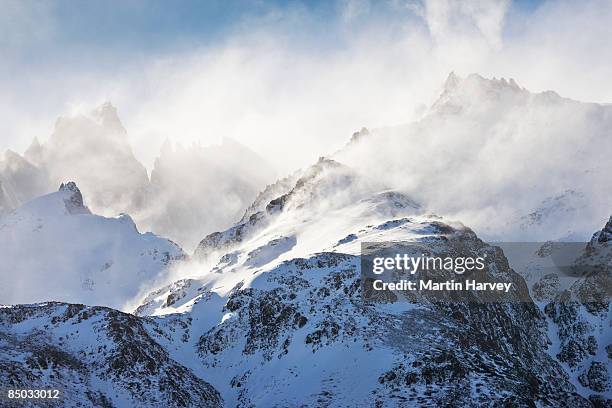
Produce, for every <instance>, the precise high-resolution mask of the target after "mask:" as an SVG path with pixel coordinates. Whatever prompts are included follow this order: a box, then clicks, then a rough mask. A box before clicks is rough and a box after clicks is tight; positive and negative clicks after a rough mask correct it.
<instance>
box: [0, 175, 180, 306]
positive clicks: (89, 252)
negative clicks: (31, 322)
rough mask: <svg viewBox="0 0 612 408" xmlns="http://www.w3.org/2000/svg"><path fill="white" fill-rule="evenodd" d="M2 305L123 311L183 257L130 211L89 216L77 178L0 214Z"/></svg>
mask: <svg viewBox="0 0 612 408" xmlns="http://www.w3.org/2000/svg"><path fill="white" fill-rule="evenodd" d="M0 242H2V245H0V258H1V259H2V265H1V266H0V272H1V273H0V299H1V302H2V303H3V304H16V303H30V302H40V301H44V300H58V301H65V302H73V303H88V304H92V305H105V306H110V307H114V308H123V307H125V305H126V303H128V302H129V301H131V300H132V299H133V298H135V297H136V296H137V295H139V293H140V291H141V290H144V289H146V288H147V287H149V285H153V284H154V283H155V282H156V281H158V280H159V279H163V277H164V276H165V275H166V274H167V273H168V268H169V266H170V265H171V264H172V263H173V262H175V261H179V260H183V259H185V258H186V255H185V254H184V252H183V251H182V250H181V248H179V247H178V245H176V244H174V243H173V242H171V241H169V240H167V239H164V238H160V237H158V236H156V235H154V234H152V233H146V234H141V233H139V232H138V230H137V229H136V225H135V224H134V222H133V221H132V219H131V218H130V216H129V215H127V214H123V215H120V216H118V217H116V218H106V217H102V216H99V215H95V214H92V213H91V211H90V210H89V209H88V208H87V207H86V206H85V204H84V202H83V196H82V194H81V192H80V190H79V189H78V187H77V186H76V184H75V183H73V182H69V183H66V184H62V185H61V187H60V189H59V191H57V192H55V193H51V194H48V195H45V196H42V197H39V198H36V199H34V200H31V201H29V202H27V203H26V204H24V205H22V206H21V207H19V208H18V209H16V210H14V211H12V212H10V213H8V214H6V215H4V216H2V217H0Z"/></svg>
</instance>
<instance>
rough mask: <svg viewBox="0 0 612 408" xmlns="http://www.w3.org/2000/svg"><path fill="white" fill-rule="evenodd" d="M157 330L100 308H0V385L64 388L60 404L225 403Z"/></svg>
mask: <svg viewBox="0 0 612 408" xmlns="http://www.w3.org/2000/svg"><path fill="white" fill-rule="evenodd" d="M33 321H36V324H35V325H33V324H32V322H33ZM155 330H156V324H155V323H153V322H150V321H145V320H143V319H139V318H136V317H134V316H132V315H129V314H125V313H121V312H118V311H116V310H112V309H107V308H102V307H87V306H83V305H77V304H64V303H48V304H41V305H27V306H13V307H3V308H0V386H1V387H2V388H3V389H7V388H13V389H15V388H18V389H59V390H60V392H61V394H60V399H59V402H60V404H61V405H62V406H99V407H117V406H122V407H123V406H130V407H160V408H161V407H186V406H201V407H221V406H222V402H223V401H222V399H221V397H220V395H219V393H218V392H217V391H216V390H215V389H214V387H212V386H211V385H210V384H209V383H207V382H206V381H204V380H202V379H200V378H198V377H196V376H195V375H194V374H193V372H192V371H191V370H189V369H187V368H185V367H184V366H182V365H181V364H179V363H177V362H176V361H175V360H173V359H172V358H171V357H170V356H169V355H168V353H167V351H166V350H164V349H163V348H162V347H161V346H160V345H159V344H158V342H157V341H156V339H155V337H154V336H153V335H151V334H150V332H154V331H155ZM149 331H150V332H149ZM6 402H7V401H6V400H4V401H3V404H5V403H6ZM50 402H51V404H49V405H50V406H54V405H53V404H55V406H57V403H58V401H57V400H56V401H52V400H51V401H50ZM38 403H39V402H36V403H31V404H30V405H29V406H35V405H37V404H38ZM4 406H6V405H4ZM15 406H24V405H23V403H19V404H15ZM25 406H28V405H27V404H26V405H25Z"/></svg>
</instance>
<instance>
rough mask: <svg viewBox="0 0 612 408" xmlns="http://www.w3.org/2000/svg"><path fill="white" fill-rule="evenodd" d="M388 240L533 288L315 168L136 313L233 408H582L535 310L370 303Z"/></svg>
mask: <svg viewBox="0 0 612 408" xmlns="http://www.w3.org/2000/svg"><path fill="white" fill-rule="evenodd" d="M393 240H402V241H413V242H419V243H423V244H427V245H429V247H430V248H433V250H434V251H436V252H439V253H453V251H457V250H458V248H461V250H462V251H465V250H469V251H471V253H473V254H480V255H485V254H486V256H488V258H487V259H488V260H489V262H491V265H493V266H492V268H491V270H492V271H495V272H492V273H495V274H496V277H497V278H498V279H502V280H506V281H508V280H509V281H513V282H515V285H516V288H517V289H516V290H517V293H516V294H515V295H516V296H519V295H520V293H523V294H524V293H526V292H527V291H528V288H527V286H526V284H525V283H524V281H523V279H522V278H521V277H520V276H519V275H517V274H516V273H515V272H514V271H512V270H511V269H509V266H508V263H507V261H506V259H505V258H504V256H503V254H502V253H501V251H500V250H499V249H496V248H493V247H490V246H488V245H486V244H485V243H483V242H482V241H480V240H479V239H478V238H477V237H476V236H475V234H474V233H473V232H471V231H470V230H469V229H467V228H465V227H464V226H463V225H461V224H460V223H450V222H448V221H444V220H443V219H441V218H439V217H436V216H431V215H424V214H422V212H421V209H420V208H419V207H418V206H417V205H415V204H414V203H413V202H412V201H411V200H410V199H409V198H408V197H406V196H404V195H401V194H397V193H393V192H390V191H388V190H385V189H384V186H383V185H381V184H380V183H378V182H372V181H371V180H368V179H367V178H366V179H364V178H363V177H362V176H360V175H359V174H358V173H356V172H355V171H353V170H351V169H350V168H348V167H346V166H344V165H342V164H340V163H338V162H336V161H332V160H329V159H321V160H320V161H319V162H318V163H316V164H315V165H313V166H312V167H311V168H309V169H306V170H305V171H304V172H303V174H302V175H301V177H300V178H299V179H298V180H297V181H296V183H295V185H294V186H293V188H292V189H291V190H289V191H288V192H287V193H285V194H282V195H280V196H278V197H277V198H275V199H272V200H270V202H269V203H268V205H267V206H266V207H265V210H261V211H259V212H255V213H253V214H252V215H251V216H250V217H249V219H248V220H243V221H242V222H241V223H239V224H237V225H236V226H234V227H232V228H230V229H229V230H227V231H223V232H220V233H218V234H212V235H211V236H209V237H207V238H206V239H205V240H203V241H202V243H201V244H200V246H199V248H198V250H197V251H196V256H195V257H194V259H195V260H194V262H193V264H192V265H191V267H189V268H186V269H185V270H184V273H185V274H186V275H187V274H190V275H191V277H190V278H187V279H182V280H180V281H177V282H175V283H173V284H171V285H169V286H166V287H164V288H161V289H159V290H157V291H155V292H153V293H151V294H150V295H149V296H147V297H146V298H145V299H144V301H143V304H142V305H141V306H140V307H139V308H138V309H137V310H136V313H137V314H138V315H153V316H158V317H156V318H155V321H156V322H157V323H158V324H159V325H160V327H163V328H164V329H165V331H164V332H165V333H167V336H164V338H165V340H164V339H162V340H161V343H162V344H163V345H164V347H166V349H167V350H168V351H169V353H170V355H171V356H173V358H175V359H176V360H177V361H179V362H181V363H182V364H184V365H186V366H188V367H190V368H191V369H192V370H193V371H194V372H195V373H197V374H198V375H199V376H200V377H201V378H206V379H207V381H210V382H211V384H213V385H214V387H215V388H216V389H217V390H219V392H220V393H221V395H222V396H223V398H224V400H225V401H226V402H227V403H228V405H229V406H255V407H270V406H279V407H280V406H282V407H285V406H303V405H305V406H338V407H340V406H377V405H380V406H440V405H452V406H457V405H468V406H474V405H483V404H517V405H519V406H523V405H526V404H528V403H530V402H531V401H537V403H538V404H539V405H541V406H560V405H562V404H567V405H569V406H575V407H582V406H584V407H586V406H590V403H589V402H588V401H587V400H586V398H585V397H584V396H580V395H579V394H578V393H577V390H576V387H575V386H574V385H572V382H571V380H570V376H569V375H568V374H567V373H566V372H564V371H563V369H562V366H561V364H559V362H558V361H556V359H555V358H554V357H553V356H551V355H550V354H549V351H548V345H549V339H548V331H547V323H546V319H545V316H544V314H543V313H541V312H540V311H539V310H538V309H537V307H536V306H535V305H534V304H533V303H531V302H513V303H504V304H502V303H488V304H456V303H455V304H445V303H439V302H431V301H429V300H428V299H427V298H425V299H421V301H420V302H418V303H408V302H399V303H395V304H373V303H369V302H364V301H363V299H362V293H361V286H360V276H359V257H358V256H357V255H358V254H359V253H360V243H361V242H377V241H393ZM209 265H213V266H212V267H210V266H209ZM198 273H199V275H198ZM513 296H514V295H513ZM466 390H469V392H465V391H466ZM587 396H588V394H587Z"/></svg>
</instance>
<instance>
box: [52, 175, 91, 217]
mask: <svg viewBox="0 0 612 408" xmlns="http://www.w3.org/2000/svg"><path fill="white" fill-rule="evenodd" d="M59 191H65V192H68V194H69V196H68V197H67V198H65V199H64V203H66V210H67V211H68V212H69V213H70V214H91V212H90V211H89V209H88V208H87V207H86V206H85V204H84V203H83V195H82V194H81V190H79V188H78V187H77V185H76V183H75V182H74V181H70V182H68V183H66V184H64V183H62V184H61V185H60V188H59Z"/></svg>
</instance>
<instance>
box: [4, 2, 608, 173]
mask: <svg viewBox="0 0 612 408" xmlns="http://www.w3.org/2000/svg"><path fill="white" fill-rule="evenodd" d="M10 4H11V5H12V7H7V10H8V11H7V13H9V14H10V13H12V15H11V17H12V18H4V19H3V20H2V25H3V26H4V31H6V32H9V34H8V35H7V37H6V40H5V41H4V42H3V43H2V48H1V50H2V53H3V54H4V55H5V56H7V57H8V58H7V60H8V61H9V63H8V64H7V66H6V67H5V68H4V71H5V72H6V73H7V74H9V73H10V74H11V75H10V77H9V76H8V75H7V76H6V77H5V79H3V80H2V88H3V93H2V95H1V96H0V98H1V99H0V100H1V101H2V103H1V104H0V146H3V147H4V148H11V149H13V150H16V151H19V152H21V151H23V150H24V149H25V148H26V147H27V146H28V145H29V143H30V141H31V139H32V138H33V137H34V136H38V137H39V138H40V139H41V141H44V139H45V138H47V137H48V135H49V134H50V129H51V124H52V123H54V121H55V119H56V118H57V117H58V116H59V115H62V114H66V113H71V114H75V113H79V112H82V111H88V110H90V109H91V108H92V107H94V106H97V105H99V104H100V103H102V102H103V101H106V100H110V101H112V102H113V104H114V105H115V106H117V107H118V109H119V112H120V115H121V118H122V121H123V123H124V125H125V127H126V129H128V137H129V142H130V144H131V146H132V148H133V150H134V154H135V155H136V157H137V158H138V159H139V161H141V162H142V163H143V164H144V165H145V167H146V168H147V169H148V170H149V171H150V170H151V169H152V167H153V163H154V160H155V158H156V157H157V156H158V155H159V149H160V147H161V145H162V143H163V142H164V140H166V139H167V138H169V139H170V140H171V141H174V142H180V143H183V144H184V145H186V146H188V145H190V144H191V143H192V142H199V143H202V144H203V145H211V144H215V143H218V142H219V141H220V140H221V139H222V138H223V137H231V138H233V139H235V140H236V141H238V142H240V143H242V144H244V145H246V146H248V147H249V148H251V149H253V150H254V151H255V152H257V153H259V154H261V155H263V156H264V157H265V158H266V159H267V160H268V161H270V163H272V164H273V165H274V166H276V167H277V168H278V169H279V170H280V171H281V172H284V173H287V172H289V171H291V170H294V169H296V168H298V167H303V166H305V165H308V164H309V163H312V162H314V161H315V160H316V158H317V157H318V156H320V155H321V154H328V153H331V152H333V151H335V150H337V149H338V148H340V147H341V146H343V145H344V143H346V141H347V140H348V138H349V137H350V135H351V134H352V133H353V131H355V130H357V129H360V128H361V127H362V126H366V127H368V128H377V127H382V126H390V125H395V124H401V123H408V122H410V121H413V120H415V119H418V118H419V117H420V115H421V114H422V113H423V112H424V108H425V107H427V106H429V105H430V104H431V103H433V101H435V100H436V98H437V97H438V95H439V93H440V91H441V86H442V84H443V81H444V79H445V78H446V76H447V75H448V73H449V72H451V71H455V72H456V73H457V74H459V75H461V76H465V75H467V74H470V73H472V72H477V73H480V74H482V75H484V76H486V77H493V76H495V77H506V78H508V77H512V78H515V79H516V80H517V82H518V83H519V84H521V86H524V87H526V88H528V89H529V90H531V91H534V92H538V91H544V90H548V89H553V90H555V91H556V92H558V93H559V94H561V95H563V96H566V97H571V98H575V99H578V100H584V101H591V102H609V101H612V89H611V87H609V86H605V84H606V83H607V81H608V78H610V77H611V76H612V63H611V62H612V50H611V49H610V47H609V46H608V45H607V38H610V37H612V32H611V30H612V28H610V27H612V24H610V22H611V21H612V6H611V5H610V3H609V2H604V1H590V2H585V3H580V4H579V3H576V2H563V1H562V2H543V3H539V4H523V3H511V2H508V1H480V2H473V3H470V4H471V5H470V6H465V5H463V6H461V5H459V4H458V3H455V2H451V1H425V2H418V1H406V2H401V1H393V2H385V3H380V2H369V1H340V2H336V3H334V4H333V7H331V8H332V12H331V13H330V15H329V16H326V18H325V19H323V20H322V21H319V19H320V18H321V16H320V15H319V14H317V13H319V11H318V10H317V9H316V8H309V7H308V6H305V5H301V4H299V3H298V4H293V5H286V6H280V5H277V6H269V7H268V8H267V9H266V10H265V12H262V13H260V14H258V15H255V16H251V15H248V14H247V15H244V16H241V17H240V18H239V19H236V21H234V23H233V24H232V29H231V30H229V31H228V32H226V33H224V34H223V35H222V36H221V37H220V38H214V39H213V40H210V41H208V42H203V43H197V42H183V43H177V45H176V47H172V46H166V47H164V48H162V49H149V48H150V47H148V48H146V49H143V50H141V51H137V50H132V49H131V48H127V49H120V50H119V51H116V52H113V50H103V49H100V48H99V46H98V45H96V44H95V43H92V44H90V45H88V46H86V47H84V46H83V45H82V44H81V45H80V48H78V52H77V51H74V50H73V51H70V50H72V49H71V48H70V47H68V50H69V51H65V52H66V53H68V61H67V62H68V63H66V61H62V62H59V61H57V59H59V58H60V56H61V55H62V54H61V51H60V50H59V49H58V50H55V49H48V50H46V51H45V52H44V53H42V55H43V56H42V57H41V59H40V61H39V62H37V63H34V64H30V66H29V67H28V69H26V70H24V71H23V72H21V73H20V72H19V66H20V65H19V64H20V63H21V62H22V61H23V60H24V58H25V57H24V55H23V54H24V52H21V53H20V51H19V50H23V49H26V50H30V49H34V50H35V49H37V48H36V46H38V45H40V42H41V38H43V37H44V36H43V34H41V33H47V34H45V35H47V36H48V37H50V38H53V33H54V32H57V31H58V30H61V27H59V26H58V21H57V19H56V16H54V15H53V8H52V7H44V8H43V7H38V6H35V5H33V4H32V3H24V5H21V6H18V5H16V4H15V3H13V2H10ZM17 4H18V3H17ZM24 21H25V22H29V23H30V24H29V26H32V25H33V24H34V23H33V22H37V23H40V24H39V27H38V29H37V30H34V31H33V32H32V33H28V32H26V29H27V27H28V25H27V24H26V25H24V23H23V22H24ZM20 23H22V24H21V25H22V26H23V27H21V28H20V27H19V24H20ZM116 35H117V36H120V33H117V34H116ZM128 43H129V41H128ZM67 45H70V44H67ZM28 47H29V48H28ZM54 52H57V53H58V57H57V58H54V57H53V53H54ZM79 53H82V55H85V56H91V57H92V58H93V62H94V64H93V65H92V63H91V62H88V61H87V58H85V59H83V58H79V57H78V56H79V55H80V54H79ZM602 84H603V86H602Z"/></svg>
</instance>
